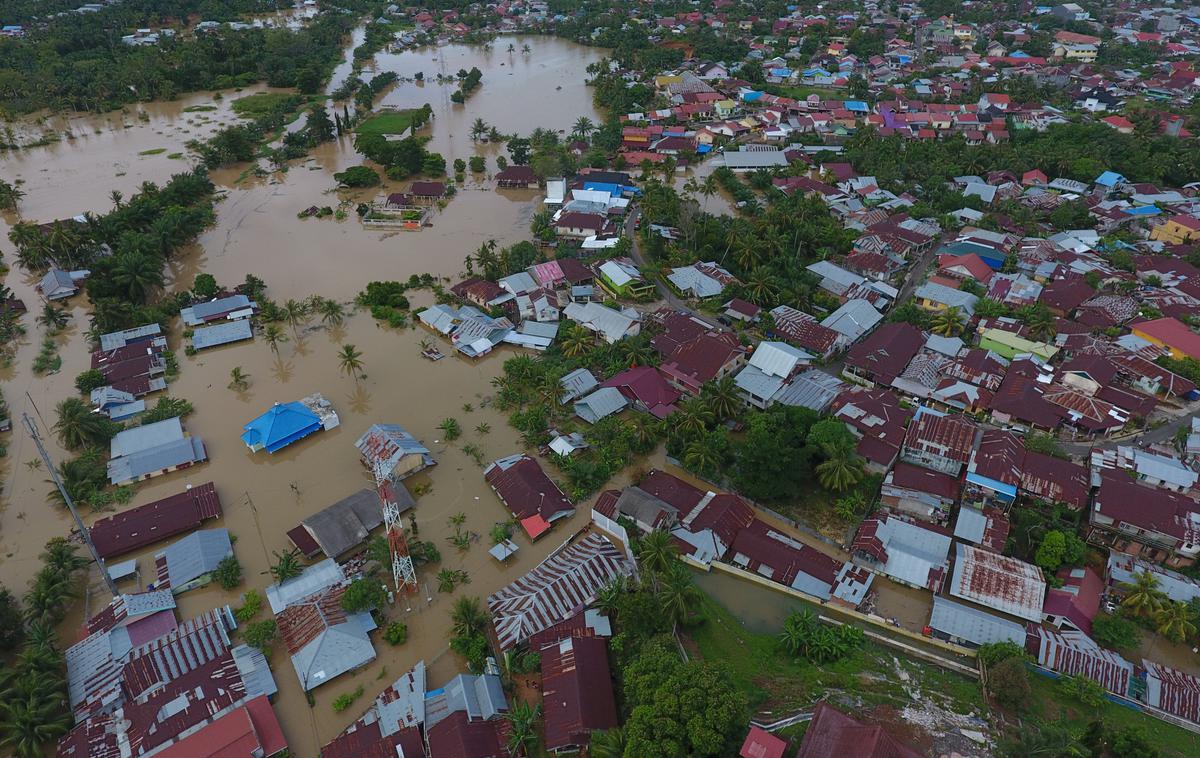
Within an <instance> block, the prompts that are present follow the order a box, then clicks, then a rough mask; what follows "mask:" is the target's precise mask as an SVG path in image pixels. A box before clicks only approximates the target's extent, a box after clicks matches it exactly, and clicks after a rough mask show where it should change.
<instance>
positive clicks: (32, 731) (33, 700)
mask: <svg viewBox="0 0 1200 758" xmlns="http://www.w3.org/2000/svg"><path fill="white" fill-rule="evenodd" d="M29 689H30V691H29V692H28V694H27V695H25V696H24V697H19V698H12V699H6V700H5V701H3V702H0V734H2V735H3V737H2V738H0V746H2V747H6V748H8V749H9V750H12V755H15V756H18V758H40V756H41V755H42V754H43V747H44V746H45V745H46V744H48V743H51V742H53V741H55V740H56V739H57V738H58V737H60V736H61V735H63V734H65V733H66V731H67V729H68V728H70V726H71V718H70V716H69V714H68V712H67V710H66V709H65V708H63V707H62V702H61V697H60V696H58V695H56V693H55V689H54V688H52V687H51V688H47V687H43V686H31V687H30V688H29Z"/></svg>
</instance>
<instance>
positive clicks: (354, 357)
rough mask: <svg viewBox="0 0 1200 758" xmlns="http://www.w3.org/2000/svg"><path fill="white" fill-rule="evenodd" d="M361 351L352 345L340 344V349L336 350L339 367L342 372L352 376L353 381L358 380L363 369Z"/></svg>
mask: <svg viewBox="0 0 1200 758" xmlns="http://www.w3.org/2000/svg"><path fill="white" fill-rule="evenodd" d="M362 355H363V354H362V352H361V351H359V350H358V349H357V348H356V347H354V345H351V344H345V345H342V349H341V350H340V351H338V354H337V357H338V366H340V367H341V369H342V373H344V374H349V375H350V376H352V377H354V381H355V383H357V382H358V379H359V377H360V375H361V374H362V370H363V360H362Z"/></svg>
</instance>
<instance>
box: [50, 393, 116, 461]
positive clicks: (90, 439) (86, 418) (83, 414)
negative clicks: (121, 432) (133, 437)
mask: <svg viewBox="0 0 1200 758" xmlns="http://www.w3.org/2000/svg"><path fill="white" fill-rule="evenodd" d="M55 414H56V415H57V417H58V418H57V420H56V421H55V422H54V431H55V432H56V433H57V434H58V440H59V442H61V443H62V445H63V447H65V448H67V449H68V450H78V449H80V448H82V447H86V446H87V445H100V444H104V443H106V442H108V441H109V440H110V439H112V437H113V435H114V434H115V433H116V432H117V430H118V429H119V427H118V426H117V425H116V424H114V423H113V422H112V421H110V420H109V419H108V418H107V417H105V416H101V415H100V414H98V413H93V412H92V409H91V408H89V407H88V405H87V404H86V403H84V402H83V401H82V400H80V399H79V398H77V397H69V398H67V399H66V400H62V401H60V402H59V403H58V405H57V406H55Z"/></svg>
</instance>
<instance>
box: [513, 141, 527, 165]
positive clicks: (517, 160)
mask: <svg viewBox="0 0 1200 758" xmlns="http://www.w3.org/2000/svg"><path fill="white" fill-rule="evenodd" d="M508 155H509V158H511V159H512V162H513V163H514V164H516V165H518V166H525V165H527V164H528V163H529V140H527V139H525V138H524V137H515V138H513V139H510V140H509V141H508Z"/></svg>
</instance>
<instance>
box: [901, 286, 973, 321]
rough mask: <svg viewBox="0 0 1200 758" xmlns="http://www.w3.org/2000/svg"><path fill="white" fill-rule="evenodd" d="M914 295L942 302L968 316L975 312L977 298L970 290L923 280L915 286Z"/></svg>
mask: <svg viewBox="0 0 1200 758" xmlns="http://www.w3.org/2000/svg"><path fill="white" fill-rule="evenodd" d="M916 296H917V297H919V298H923V299H925V300H932V301H933V302H935V303H942V304H944V305H947V306H950V307H952V308H958V309H959V310H960V311H962V312H963V313H965V314H967V315H968V316H970V315H973V314H974V313H975V303H977V302H979V298H978V297H976V296H974V295H972V294H971V293H970V292H963V291H962V290H956V289H953V288H951V287H947V286H946V285H944V284H938V283H937V282H925V283H924V284H922V285H921V286H920V287H917V291H916Z"/></svg>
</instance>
